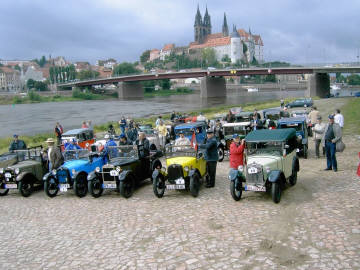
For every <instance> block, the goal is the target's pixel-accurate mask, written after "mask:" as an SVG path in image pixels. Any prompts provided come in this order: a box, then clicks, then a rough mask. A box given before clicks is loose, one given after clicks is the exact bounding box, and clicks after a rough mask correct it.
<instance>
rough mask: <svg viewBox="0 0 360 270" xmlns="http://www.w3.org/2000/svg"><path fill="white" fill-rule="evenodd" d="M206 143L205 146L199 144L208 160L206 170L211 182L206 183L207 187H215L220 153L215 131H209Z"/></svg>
mask: <svg viewBox="0 0 360 270" xmlns="http://www.w3.org/2000/svg"><path fill="white" fill-rule="evenodd" d="M206 133H207V134H206V135H207V139H206V142H205V143H203V144H199V149H204V150H205V151H204V157H205V160H206V169H207V173H208V174H209V182H208V183H206V187H209V188H210V187H214V186H215V177H216V165H217V161H218V159H219V155H218V151H217V141H216V138H215V136H214V131H213V130H212V129H208V130H207V132H206Z"/></svg>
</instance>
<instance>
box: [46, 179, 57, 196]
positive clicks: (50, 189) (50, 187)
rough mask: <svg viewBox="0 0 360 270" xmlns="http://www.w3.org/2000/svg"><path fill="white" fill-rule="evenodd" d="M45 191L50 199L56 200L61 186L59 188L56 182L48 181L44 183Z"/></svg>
mask: <svg viewBox="0 0 360 270" xmlns="http://www.w3.org/2000/svg"><path fill="white" fill-rule="evenodd" d="M54 187H55V189H54ZM44 190H45V194H46V195H47V196H48V197H50V198H54V197H55V196H56V195H57V194H58V192H59V186H58V184H56V182H55V181H53V182H50V180H46V181H45V183H44Z"/></svg>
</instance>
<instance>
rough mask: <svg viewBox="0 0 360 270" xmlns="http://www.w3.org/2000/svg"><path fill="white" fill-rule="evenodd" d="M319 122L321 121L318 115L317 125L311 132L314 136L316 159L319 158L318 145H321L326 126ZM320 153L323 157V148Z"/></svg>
mask: <svg viewBox="0 0 360 270" xmlns="http://www.w3.org/2000/svg"><path fill="white" fill-rule="evenodd" d="M321 120H322V119H321V116H320V115H319V116H318V117H317V123H316V124H315V126H313V128H312V130H313V132H314V133H315V136H314V141H315V155H316V157H317V158H320V151H319V148H320V144H321V139H322V137H323V136H324V131H325V126H326V124H325V123H323V122H322V121H321ZM322 152H323V156H324V154H325V151H324V148H323V151H322Z"/></svg>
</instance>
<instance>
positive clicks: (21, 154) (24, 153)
mask: <svg viewBox="0 0 360 270" xmlns="http://www.w3.org/2000/svg"><path fill="white" fill-rule="evenodd" d="M41 151H42V147H40V146H39V147H32V148H28V149H24V150H15V151H14V152H15V153H16V155H17V159H18V161H23V160H29V159H37V158H40V157H41Z"/></svg>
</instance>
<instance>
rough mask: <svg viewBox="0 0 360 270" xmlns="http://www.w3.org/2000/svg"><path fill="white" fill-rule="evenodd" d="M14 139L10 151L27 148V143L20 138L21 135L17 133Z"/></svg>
mask: <svg viewBox="0 0 360 270" xmlns="http://www.w3.org/2000/svg"><path fill="white" fill-rule="evenodd" d="M13 137H14V140H13V141H12V142H11V144H10V146H9V151H10V152H13V151H15V150H22V149H26V144H25V142H24V141H23V140H19V136H18V135H17V134H14V136H13Z"/></svg>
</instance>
